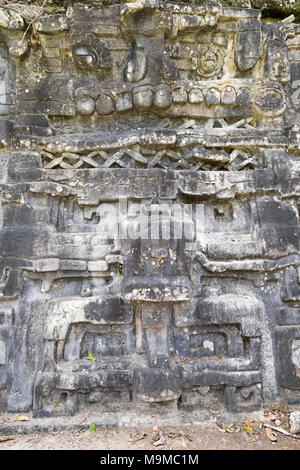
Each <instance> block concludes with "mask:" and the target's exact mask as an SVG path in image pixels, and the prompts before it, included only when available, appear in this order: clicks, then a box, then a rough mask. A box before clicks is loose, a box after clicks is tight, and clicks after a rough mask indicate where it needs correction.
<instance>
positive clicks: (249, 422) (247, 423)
mask: <svg viewBox="0 0 300 470" xmlns="http://www.w3.org/2000/svg"><path fill="white" fill-rule="evenodd" d="M244 423H245V425H246V426H250V427H252V426H253V424H254V423H255V421H254V419H250V418H247V419H245V421H244Z"/></svg>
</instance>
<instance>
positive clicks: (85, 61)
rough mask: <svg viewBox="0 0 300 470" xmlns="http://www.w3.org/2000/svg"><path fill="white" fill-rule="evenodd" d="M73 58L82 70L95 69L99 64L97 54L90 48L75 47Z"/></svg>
mask: <svg viewBox="0 0 300 470" xmlns="http://www.w3.org/2000/svg"><path fill="white" fill-rule="evenodd" d="M73 58H74V62H75V64H76V66H77V67H78V68H82V69H86V68H87V69H93V68H94V67H95V66H97V62H98V58H97V54H96V52H95V51H94V50H93V49H92V48H91V47H88V46H76V47H74V48H73Z"/></svg>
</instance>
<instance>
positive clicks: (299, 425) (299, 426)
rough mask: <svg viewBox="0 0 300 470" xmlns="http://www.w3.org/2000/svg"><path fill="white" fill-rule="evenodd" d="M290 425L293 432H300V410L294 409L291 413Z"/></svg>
mask: <svg viewBox="0 0 300 470" xmlns="http://www.w3.org/2000/svg"><path fill="white" fill-rule="evenodd" d="M290 426H291V433H292V434H299V433H300V411H293V412H292V413H291V415H290Z"/></svg>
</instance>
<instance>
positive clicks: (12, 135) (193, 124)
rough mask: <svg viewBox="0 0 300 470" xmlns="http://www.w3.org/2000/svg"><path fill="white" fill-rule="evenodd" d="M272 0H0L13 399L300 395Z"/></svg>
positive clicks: (290, 152) (37, 403) (299, 399)
mask: <svg viewBox="0 0 300 470" xmlns="http://www.w3.org/2000/svg"><path fill="white" fill-rule="evenodd" d="M276 3H277V6H276V8H275V5H274V2H272V1H267V0H265V1H263V2H260V1H259V0H253V1H252V0H251V1H250V0H249V1H248V0H241V1H239V0H236V1H229V0H228V1H223V2H200V1H199V2H194V3H193V4H192V3H191V2H183V3H176V2H169V3H168V2H162V1H161V2H160V1H159V0H150V1H148V0H137V1H132V2H128V3H125V2H122V3H117V2H115V1H108V2H100V1H97V0H90V1H88V2H84V3H80V2H75V1H74V2H58V1H57V2H56V1H55V2H54V1H53V2H51V3H50V2H46V3H44V7H43V8H41V6H40V5H39V4H38V3H37V4H35V5H32V4H31V2H24V5H25V7H24V9H22V4H16V5H15V8H14V9H13V10H12V9H10V7H9V4H10V2H5V4H4V2H0V5H2V7H0V30H1V41H0V397H1V403H0V408H1V410H5V411H9V412H25V411H28V410H33V411H34V416H38V417H45V418H46V417H49V418H50V419H52V418H54V417H56V416H64V415H68V416H71V415H76V414H77V413H81V412H82V410H86V409H88V410H98V409H99V407H103V406H105V407H107V409H108V411H112V412H113V411H120V410H122V409H124V410H125V409H126V410H131V411H132V410H140V409H146V410H147V409H149V408H151V407H155V409H156V410H158V412H159V410H161V409H164V410H166V409H168V410H173V411H172V412H174V410H178V409H179V410H185V411H186V412H190V411H193V410H195V409H197V410H199V409H201V408H202V409H208V408H209V409H213V408H214V407H220V406H221V407H224V408H227V409H228V410H229V411H233V412H244V411H247V410H253V409H258V408H260V407H262V406H263V405H268V404H275V403H277V402H280V401H282V402H285V403H288V404H293V405H297V404H299V403H300V375H299V370H300V282H299V279H300V278H299V273H300V271H299V269H300V252H299V236H300V221H299V207H300V178H299V175H300V150H299V149H300V131H299V129H300V28H299V25H298V24H297V23H296V20H295V19H294V18H293V17H290V18H287V19H283V15H284V14H285V12H286V15H288V14H291V13H293V12H297V8H296V6H297V5H296V4H295V5H294V4H292V2H285V5H283V2H276ZM251 7H252V8H251ZM257 7H258V8H259V9H255V8H257ZM275 10H276V12H280V16H279V18H278V19H277V20H276V19H275V21H269V20H267V19H266V18H263V17H262V12H263V14H264V16H267V15H268V14H270V12H271V11H274V12H275ZM274 14H275V13H274ZM276 14H277V13H276ZM101 409H102V408H101ZM297 419H298V418H297ZM297 419H296V418H295V422H296V423H297ZM293 426H294V429H296V427H295V426H296V425H294V424H293ZM297 429H298V428H297ZM294 432H298V431H297V430H295V431H294Z"/></svg>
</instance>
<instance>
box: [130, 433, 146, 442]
mask: <svg viewBox="0 0 300 470" xmlns="http://www.w3.org/2000/svg"><path fill="white" fill-rule="evenodd" d="M146 436H147V434H146V433H144V432H143V431H137V432H135V433H134V434H131V435H130V437H131V440H132V442H136V441H141V440H142V439H144V437H146Z"/></svg>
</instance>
